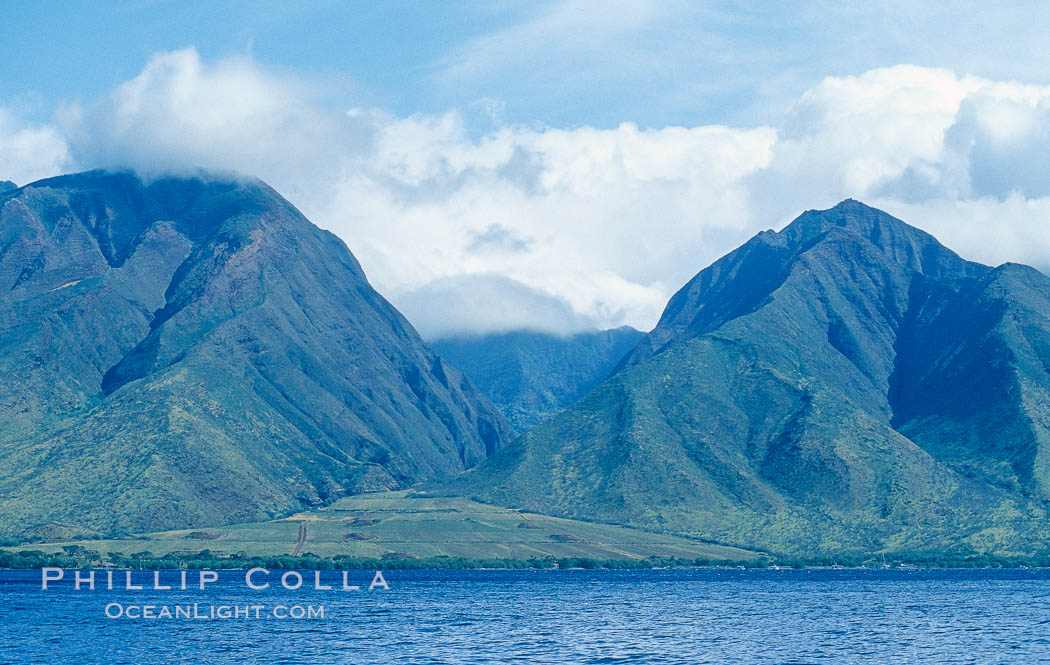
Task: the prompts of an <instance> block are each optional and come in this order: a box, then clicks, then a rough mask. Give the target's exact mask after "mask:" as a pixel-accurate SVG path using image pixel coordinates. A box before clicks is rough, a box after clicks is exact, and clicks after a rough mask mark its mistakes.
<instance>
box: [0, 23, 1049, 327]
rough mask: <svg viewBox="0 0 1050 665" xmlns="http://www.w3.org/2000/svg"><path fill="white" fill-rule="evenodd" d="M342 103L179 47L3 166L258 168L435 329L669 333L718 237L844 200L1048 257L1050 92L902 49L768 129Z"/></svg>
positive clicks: (995, 257) (967, 243)
mask: <svg viewBox="0 0 1050 665" xmlns="http://www.w3.org/2000/svg"><path fill="white" fill-rule="evenodd" d="M639 11H641V10H639ZM551 20H554V19H551ZM609 29H610V30H615V29H616V28H615V25H613V26H612V27H610V28H609ZM463 66H467V65H466V64H464V65H463ZM321 87H323V86H321ZM323 98H324V90H323V89H319V86H318V85H317V84H315V83H310V82H309V81H308V80H304V79H302V78H301V77H297V76H295V75H294V74H291V73H289V72H287V71H273V70H270V69H268V68H266V67H264V66H262V65H260V64H259V63H257V62H255V61H253V60H251V59H249V58H245V57H238V58H231V59H226V60H220V61H217V62H211V63H209V62H205V61H202V59H201V58H200V56H199V55H198V54H197V52H196V51H194V50H193V49H187V50H183V51H175V52H171V53H162V54H158V55H156V56H155V57H153V58H152V59H151V60H150V61H149V62H148V63H147V64H146V66H145V68H144V69H143V70H142V72H141V73H140V74H139V75H137V76H136V77H135V78H133V79H131V80H129V81H127V82H125V83H123V84H122V85H120V86H118V87H116V88H115V89H114V90H112V91H111V92H110V93H109V94H108V95H106V96H104V97H103V98H102V99H100V100H97V101H95V102H93V103H89V104H85V105H82V106H70V107H67V108H66V109H64V110H63V111H62V112H61V113H59V114H58V120H57V121H56V123H55V125H54V126H46V127H27V126H24V125H20V124H19V123H17V122H16V121H15V120H13V119H12V116H9V115H4V113H3V108H2V107H0V148H5V149H2V150H0V160H6V161H0V167H3V168H5V169H6V171H5V172H6V173H7V174H8V175H7V176H6V177H9V178H10V177H16V178H18V177H20V178H22V179H23V180H27V179H29V178H32V177H37V176H43V175H52V174H53V173H56V172H59V171H62V170H68V169H70V168H73V167H74V166H75V167H78V168H94V167H131V168H135V169H137V170H139V171H142V172H145V173H158V172H167V171H179V170H184V169H195V168H198V167H204V168H215V169H224V170H236V171H241V172H245V173H249V174H252V175H257V176H259V177H262V178H263V179H266V180H267V181H269V182H270V183H271V184H272V185H274V186H275V187H276V188H277V189H278V190H279V191H281V192H282V193H284V194H285V195H286V196H288V198H289V199H290V200H291V201H292V202H293V203H295V204H296V205H298V206H299V207H300V208H301V209H302V210H303V211H304V212H305V213H306V214H307V215H308V216H309V217H310V218H311V219H313V220H314V221H315V222H317V223H318V224H320V225H321V226H323V227H325V228H328V229H331V230H332V231H334V232H335V233H337V234H338V235H340V236H341V237H342V238H343V239H344V240H345V241H346V242H347V244H348V245H349V246H350V248H351V250H352V251H353V252H354V253H355V254H356V255H357V256H358V258H359V259H360V260H361V262H362V264H363V266H364V267H365V270H366V271H367V273H368V275H369V278H370V279H371V281H372V282H373V284H375V285H376V286H377V288H378V289H379V290H380V291H381V292H382V293H384V294H385V295H387V296H388V297H389V298H391V300H392V301H393V302H394V303H395V304H396V305H398V306H399V307H401V308H402V309H403V311H404V312H405V313H406V315H407V316H408V317H409V319H410V320H414V321H416V322H417V324H418V325H419V327H420V328H421V329H422V330H424V332H426V333H428V334H431V335H435V334H445V333H450V332H464V331H468V330H499V329H509V328H515V327H533V328H538V329H547V330H554V331H559V332H568V331H571V330H576V329H579V328H580V327H581V326H603V327H605V326H617V325H621V324H630V325H634V326H637V327H639V328H643V329H644V328H648V327H650V326H651V325H652V324H654V323H655V321H656V319H657V317H658V316H659V314H660V311H661V310H662V308H663V306H664V304H665V303H666V301H667V299H668V297H669V296H670V295H671V294H672V293H673V292H674V290H676V289H677V288H678V287H679V286H681V284H682V283H684V282H685V281H686V280H687V279H689V278H690V277H691V276H692V275H693V274H694V273H696V272H697V271H698V270H700V269H701V268H703V267H704V266H706V265H707V264H708V263H710V262H711V261H712V260H714V259H715V258H717V257H718V256H720V255H721V254H723V253H725V252H726V251H729V250H731V249H732V248H734V247H735V246H737V245H739V244H740V243H741V242H743V241H744V240H745V239H746V238H747V237H749V236H750V235H752V234H753V233H755V232H757V231H759V230H763V229H765V228H771V227H774V228H775V227H779V226H780V225H782V224H784V223H786V222H787V221H789V220H790V219H791V218H793V217H794V216H795V215H797V214H798V213H799V212H801V211H802V210H804V209H808V208H820V207H827V206H830V205H833V204H834V203H836V202H837V201H839V200H841V199H843V198H846V197H855V198H859V199H862V200H865V201H867V202H869V203H872V204H875V205H879V206H880V207H883V208H884V209H886V210H888V211H889V212H891V213H893V214H896V215H898V216H900V217H902V218H903V219H905V220H906V221H908V222H910V223H913V224H916V225H918V226H921V227H923V228H927V229H928V230H931V231H932V232H934V233H935V234H936V235H938V237H939V238H940V239H941V240H942V241H944V242H945V243H946V244H948V245H949V246H951V247H953V248H954V249H956V250H957V251H959V252H960V253H961V254H963V255H964V256H967V257H970V258H975V259H978V260H982V261H985V262H988V263H999V262H1003V261H1007V260H1014V261H1024V262H1029V263H1032V264H1035V265H1037V267H1045V266H1046V264H1047V261H1045V260H1044V259H1043V258H1042V257H1045V256H1050V232H1048V231H1046V229H1050V218H1048V215H1050V179H1048V178H1047V173H1048V171H1050V168H1048V167H1050V88H1047V87H1041V86H1033V85H1026V84H1022V83H1016V82H1010V81H992V80H988V79H983V78H978V77H973V76H960V75H957V74H956V73H954V72H952V71H950V70H947V69H936V68H924V67H917V66H912V65H901V66H896V67H889V68H881V69H874V70H871V71H867V72H863V73H860V74H858V75H856V76H841V77H828V78H825V79H824V80H823V81H821V82H820V83H819V84H817V85H816V86H814V87H813V88H812V89H810V90H809V91H808V92H806V93H805V94H804V95H802V96H801V97H800V98H799V99H797V100H796V101H795V103H794V104H793V105H792V106H791V108H790V109H789V110H788V111H787V112H786V113H785V114H784V115H783V116H782V117H781V118H780V120H779V122H774V123H771V126H757V127H727V126H721V125H701V126H693V127H686V126H668V127H662V128H656V129H644V128H639V127H638V126H636V125H635V124H633V123H631V122H629V121H625V122H623V123H622V124H620V125H618V126H615V127H612V128H605V129H599V128H593V127H587V126H583V127H576V128H569V129H564V128H549V127H541V126H520V125H507V124H500V122H499V120H498V114H493V115H492V118H490V119H492V120H493V121H495V122H496V125H495V128H494V129H492V130H491V131H488V132H486V133H483V134H481V135H480V136H479V135H477V134H476V133H473V132H472V131H471V130H472V127H470V126H468V120H467V119H466V118H467V117H468V116H467V115H464V113H461V112H459V111H456V110H452V111H449V112H447V113H443V114H418V115H412V116H408V117H402V116H396V115H393V114H391V113H389V112H386V111H384V110H382V109H369V108H352V109H349V110H347V109H333V108H331V106H330V105H329V104H326V103H325V102H324V101H323ZM467 111H469V110H465V111H464V112H467ZM625 120H629V119H625ZM7 146H14V147H13V148H9V149H8V148H6V147H7ZM67 146H68V148H67ZM12 155H15V157H12ZM0 175H2V174H0ZM20 184H22V183H20Z"/></svg>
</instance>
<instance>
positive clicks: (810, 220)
mask: <svg viewBox="0 0 1050 665" xmlns="http://www.w3.org/2000/svg"><path fill="white" fill-rule="evenodd" d="M1048 368H1050V279H1048V278H1046V277H1045V276H1043V275H1042V274H1041V273H1039V272H1037V271H1035V270H1033V269H1031V268H1027V267H1024V266H1019V265H1011V264H1008V265H1003V266H1000V267H998V268H989V267H986V266H982V265H978V264H975V263H970V262H967V261H964V260H962V259H960V258H959V257H958V256H956V255H955V254H954V253H952V252H951V251H949V250H948V249H946V248H944V247H943V246H941V245H940V244H939V243H938V242H937V241H936V240H935V239H934V238H933V237H931V236H929V235H927V234H925V233H923V232H921V231H919V230H918V229H915V228H912V227H910V226H908V225H906V224H904V223H903V222H901V221H899V220H897V219H894V218H892V217H890V216H889V215H886V214H885V213H882V212H880V211H878V210H874V209H872V208H869V207H867V206H864V205H862V204H860V203H858V202H856V201H845V202H843V203H841V204H840V205H838V206H836V207H835V208H833V209H831V210H826V211H811V212H807V213H805V214H803V215H802V216H800V217H799V218H798V219H797V220H796V221H795V222H793V223H792V224H791V225H789V226H788V227H787V228H785V229H784V230H783V231H781V232H779V233H774V232H772V231H766V232H763V233H761V234H759V235H757V236H755V237H754V238H753V239H751V240H750V241H749V242H748V243H746V244H745V245H743V246H742V247H740V248H739V249H737V250H736V251H734V252H732V253H731V254H729V255H727V256H726V257H724V258H722V259H721V260H719V261H718V262H716V263H714V264H713V265H712V266H710V267H709V268H707V269H705V270H704V271H702V272H701V273H699V274H698V275H697V276H696V277H695V278H694V279H693V280H692V281H690V282H689V283H688V284H687V285H686V286H685V287H683V288H682V290H681V291H679V292H678V293H677V294H676V295H675V296H674V298H673V299H672V300H671V301H670V303H669V304H668V306H667V309H666V310H665V312H664V315H663V317H662V319H661V320H660V323H659V325H658V326H657V327H656V328H655V329H654V330H653V331H652V332H651V333H650V334H649V335H648V336H647V337H646V338H645V339H644V340H643V341H642V342H641V343H640V344H639V345H638V347H637V348H636V349H635V351H634V352H632V353H631V354H630V355H629V356H628V357H626V358H625V359H624V361H623V362H622V363H621V366H620V369H619V371H618V372H617V373H616V374H614V375H613V376H612V377H611V378H610V379H609V380H607V381H606V382H605V383H603V384H602V385H601V386H600V387H598V388H597V389H596V390H594V391H593V392H591V393H590V394H589V395H587V396H586V397H584V398H583V399H582V400H580V401H579V402H577V403H576V404H575V405H574V406H572V407H571V408H569V409H568V410H566V411H565V412H563V413H562V414H560V415H558V416H556V417H554V418H553V419H551V420H550V421H547V422H546V423H543V424H541V425H539V426H537V427H536V428H534V429H533V430H531V431H530V432H529V433H528V434H526V435H525V436H523V437H521V438H519V439H518V440H517V441H516V442H515V443H513V444H511V445H510V446H509V447H508V448H506V449H504V450H503V451H502V452H501V453H500V454H498V455H496V456H495V457H493V458H490V459H489V460H488V461H487V462H485V463H484V464H482V465H481V466H479V467H477V468H475V469H474V470H472V471H469V472H467V473H466V474H465V475H464V476H462V477H461V479H459V480H458V481H456V482H454V483H453V484H452V485H451V486H449V487H446V491H452V492H461V493H467V494H469V495H470V496H472V497H474V498H477V499H479V500H481V501H486V502H491V503H495V504H500V505H505V506H511V507H515V508H519V509H522V510H529V511H534V512H540V513H546V514H552V515H559V516H563V517H570V518H576V519H586V520H595V521H600V522H610V523H620V524H629V525H633V526H636V527H639V528H644V529H654V530H663V531H667V532H672V533H679V534H687V535H691V536H695V537H699V538H703V539H707V540H712V541H716V542H723V543H735V544H738V545H741V546H746V547H753V548H757V549H762V550H767V551H771V552H774V553H779V554H787V555H798V556H805V557H819V556H825V555H830V556H839V555H843V554H846V555H863V554H864V553H872V552H891V553H892V552H909V553H911V554H910V555H909V556H912V557H919V558H921V557H923V556H926V557H927V558H928V559H931V560H935V559H938V558H945V557H947V558H951V557H955V558H957V559H959V560H965V558H966V557H967V556H970V555H973V554H984V555H992V556H996V557H1040V556H1043V557H1045V555H1046V554H1047V553H1048V552H1050V540H1048V539H1050V521H1048V517H1047V506H1048V500H1050V374H1048Z"/></svg>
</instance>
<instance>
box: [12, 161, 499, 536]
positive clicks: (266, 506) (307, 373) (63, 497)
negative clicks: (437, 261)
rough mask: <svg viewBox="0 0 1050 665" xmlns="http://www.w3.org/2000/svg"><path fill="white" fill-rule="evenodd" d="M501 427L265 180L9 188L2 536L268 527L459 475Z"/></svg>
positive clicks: (93, 175) (50, 183)
mask: <svg viewBox="0 0 1050 665" xmlns="http://www.w3.org/2000/svg"><path fill="white" fill-rule="evenodd" d="M8 189H9V188H8ZM0 191H2V188H0ZM507 432H508V428H507V425H506V424H505V421H504V420H503V418H502V417H501V415H500V414H499V412H498V411H497V410H496V409H495V407H493V406H492V404H491V403H490V402H489V401H488V400H487V399H485V398H484V397H483V396H482V395H481V394H480V393H479V392H478V391H477V389H476V388H474V387H473V385H472V384H471V383H470V382H469V380H467V379H466V378H465V377H463V375H462V374H461V373H460V372H458V371H457V370H455V369H454V368H452V367H450V366H449V365H448V364H446V363H445V362H443V361H442V360H441V359H440V358H439V357H438V356H436V355H435V354H434V353H433V352H431V351H430V350H429V349H428V348H427V347H426V346H425V345H424V344H423V342H422V340H421V339H420V338H419V336H418V335H417V334H416V332H415V331H414V330H413V329H412V327H411V326H410V325H409V323H408V322H407V321H406V320H405V319H404V318H403V317H402V316H401V315H400V314H399V313H398V312H397V311H396V310H395V309H394V308H393V307H392V306H390V305H389V304H388V303H387V302H386V301H385V300H384V299H383V298H382V297H381V296H379V294H377V293H376V292H375V291H374V290H372V288H371V287H370V286H369V284H368V282H367V280H366V279H365V275H364V273H363V272H362V270H361V267H360V265H359V264H358V263H357V261H356V260H355V259H354V257H353V256H352V255H351V254H350V252H349V251H348V250H347V248H346V246H345V245H344V244H343V243H342V242H341V241H340V240H339V239H337V238H336V237H335V236H334V235H332V234H330V233H328V232H325V231H321V230H320V229H318V228H317V227H315V226H313V225H312V224H311V223H310V222H309V221H308V220H306V218H304V217H303V216H302V215H301V214H300V213H299V212H298V211H297V210H296V209H295V208H293V207H292V206H291V204H289V203H288V202H287V201H285V200H284V199H282V198H281V197H280V196H279V195H278V194H277V193H276V192H274V191H273V190H272V189H270V188H269V187H268V186H266V185H265V184H263V183H262V182H259V181H257V180H235V179H231V178H213V177H195V178H165V179H159V180H155V181H153V182H151V183H148V184H147V183H143V182H141V181H140V180H139V179H137V178H136V177H135V176H133V175H130V174H119V173H118V174H107V173H102V172H90V173H82V174H78V175H72V176H63V177H59V178H53V179H49V180H43V181H40V182H37V183H33V184H31V185H28V186H26V187H23V188H21V189H16V190H10V189H9V191H6V193H3V194H0V536H3V537H5V538H8V539H15V538H19V539H21V538H32V539H50V540H54V539H60V538H61V539H68V538H72V537H78V536H92V535H95V536H98V535H113V534H120V533H131V532H142V531H156V530H160V529H172V528H178V527H184V526H185V527H190V526H199V525H220V524H229V523H235V522H247V521H253V520H263V519H270V518H273V517H278V516H281V515H286V514H289V513H291V512H294V511H298V510H302V509H304V508H306V507H310V506H315V505H321V504H325V503H329V502H331V501H334V500H335V499H337V498H339V497H340V496H343V495H345V494H348V493H352V492H360V491H370V490H377V489H390V488H397V487H403V486H407V485H409V484H411V483H413V482H416V481H419V480H426V479H434V478H443V477H448V476H450V475H453V474H455V473H457V472H459V471H462V470H463V469H464V468H467V467H469V466H471V465H474V464H476V463H478V462H479V461H481V460H482V459H484V458H485V457H486V456H488V455H489V454H491V453H492V452H493V451H495V450H496V449H498V448H499V447H500V446H501V445H502V442H503V441H504V440H505V438H506V434H507Z"/></svg>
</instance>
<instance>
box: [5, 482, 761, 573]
mask: <svg viewBox="0 0 1050 665" xmlns="http://www.w3.org/2000/svg"><path fill="white" fill-rule="evenodd" d="M70 547H82V548H87V549H90V550H93V551H95V552H103V553H106V557H107V558H108V559H111V560H120V561H122V560H124V559H133V560H143V559H158V560H160V559H165V558H166V559H168V564H169V565H170V564H171V561H172V560H173V559H174V560H178V561H181V560H188V561H197V560H200V559H201V557H202V554H203V558H205V559H230V558H234V559H243V558H245V557H253V556H254V557H282V558H283V557H292V558H294V557H297V556H299V555H306V554H309V555H310V556H311V557H315V558H317V557H320V558H323V559H331V558H332V557H342V558H349V559H354V560H368V561H385V562H417V563H418V562H423V561H430V562H442V561H444V562H457V561H459V562H461V561H482V560H498V561H502V562H506V561H516V562H519V564H520V562H524V561H529V560H544V561H550V560H556V559H567V558H569V559H590V560H596V561H623V562H625V563H630V562H643V561H652V560H656V559H659V560H664V559H681V560H688V561H694V560H697V559H702V560H705V561H727V560H729V561H750V560H757V559H760V558H762V557H761V556H760V555H759V554H758V553H756V552H751V551H747V550H742V549H738V548H734V547H724V546H721V545H715V544H712V543H704V542H698V541H695V540H689V539H686V538H679V537H675V536H669V535H666V534H656V533H648V532H645V531H640V530H638V529H628V528H625V527H619V526H610V525H607V524H589V523H586V522H575V521H572V520H566V519H559V518H556V517H548V516H545V515H534V514H529V513H521V512H517V511H513V510H507V509H506V508H497V507H495V506H487V505H484V504H479V503H475V502H473V501H469V500H467V499H461V498H440V497H430V496H426V495H420V494H415V493H409V492H403V491H402V492H381V493H375V494H366V495H362V496H355V497H348V498H344V499H340V500H339V501H336V502H335V503H334V504H332V505H331V506H328V507H325V508H321V509H317V510H311V511H307V512H303V513H299V514H296V515H292V516H291V517H288V518H286V519H283V520H276V521H270V522H256V523H247V524H237V525H232V526H223V527H214V528H198V529H182V530H178V531H166V532H159V533H148V534H141V535H138V536H135V537H132V538H127V539H122V540H95V541H78V542H58V543H48V544H46V545H26V546H23V547H21V548H19V549H18V550H17V551H22V552H25V551H32V550H41V551H44V552H46V553H61V552H63V551H65V550H66V549H68V548H70ZM95 558H96V559H98V558H99V557H98V556H96V557H95ZM225 565H227V566H229V565H230V564H229V563H228V562H227V563H226V564H225ZM442 567H445V566H442Z"/></svg>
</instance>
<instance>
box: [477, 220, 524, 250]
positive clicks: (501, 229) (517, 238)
mask: <svg viewBox="0 0 1050 665" xmlns="http://www.w3.org/2000/svg"><path fill="white" fill-rule="evenodd" d="M468 234H469V235H470V242H469V243H467V246H466V252H467V253H468V254H485V253H489V252H498V253H503V254H518V253H521V252H527V251H529V248H530V247H532V244H533V243H534V242H535V241H534V240H533V239H532V238H524V237H522V236H521V235H519V234H518V233H517V232H515V231H513V230H511V229H508V228H506V227H505V226H500V225H499V224H489V226H488V228H487V229H485V230H484V231H468Z"/></svg>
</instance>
